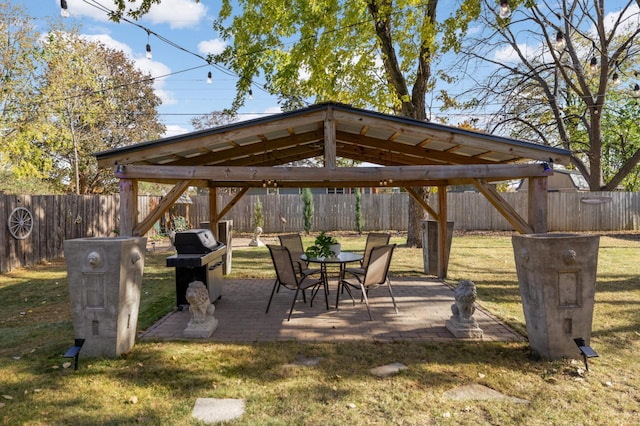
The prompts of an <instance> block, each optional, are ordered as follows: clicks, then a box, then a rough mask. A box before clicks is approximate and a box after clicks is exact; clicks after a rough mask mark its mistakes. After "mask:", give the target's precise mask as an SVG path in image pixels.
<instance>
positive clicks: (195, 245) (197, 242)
mask: <svg viewBox="0 0 640 426" xmlns="http://www.w3.org/2000/svg"><path fill="white" fill-rule="evenodd" d="M173 245H174V246H175V247H176V251H177V252H178V254H204V253H210V252H212V251H213V250H216V249H217V248H218V247H219V246H222V245H224V244H222V243H220V242H218V241H217V240H216V237H215V236H214V235H213V234H212V233H211V231H210V230H209V229H189V230H187V231H182V232H178V233H176V235H175V240H174V244H173Z"/></svg>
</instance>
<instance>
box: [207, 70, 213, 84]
mask: <svg viewBox="0 0 640 426" xmlns="http://www.w3.org/2000/svg"><path fill="white" fill-rule="evenodd" d="M212 81H213V76H212V75H211V71H209V73H208V74H207V84H211V82H212Z"/></svg>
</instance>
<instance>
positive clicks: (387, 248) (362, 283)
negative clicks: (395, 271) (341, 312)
mask: <svg viewBox="0 0 640 426" xmlns="http://www.w3.org/2000/svg"><path fill="white" fill-rule="evenodd" d="M395 247H396V245H395V244H386V245H382V246H376V247H373V248H372V249H371V253H370V254H369V262H368V264H367V267H366V268H365V270H364V274H363V275H354V277H353V278H350V279H342V280H340V286H341V287H342V288H343V289H345V290H347V293H349V296H350V297H351V300H352V301H353V304H354V305H355V303H356V302H355V300H354V299H353V295H352V294H351V288H355V289H359V290H360V291H361V292H362V296H361V300H362V299H364V302H365V304H366V305H367V311H368V313H369V319H370V320H372V321H373V316H372V315H371V308H370V306H369V297H368V295H369V290H371V289H373V288H376V287H379V286H382V285H385V284H386V286H387V288H388V289H389V294H390V295H391V301H392V302H393V308H394V310H395V311H396V314H397V313H398V306H397V305H396V299H395V297H394V296H393V290H392V289H391V281H390V280H389V266H390V265H391V256H392V255H393V250H394V249H395Z"/></svg>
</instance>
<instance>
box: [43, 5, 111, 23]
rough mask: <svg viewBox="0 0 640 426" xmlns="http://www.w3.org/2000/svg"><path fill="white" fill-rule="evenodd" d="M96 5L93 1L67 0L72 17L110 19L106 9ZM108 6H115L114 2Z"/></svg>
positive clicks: (104, 20) (105, 20)
mask: <svg viewBox="0 0 640 426" xmlns="http://www.w3.org/2000/svg"><path fill="white" fill-rule="evenodd" d="M54 2H55V3H57V4H58V5H59V4H60V2H59V1H57V0H54ZM95 6H96V5H95V3H94V4H91V2H85V1H83V0H67V10H68V11H69V15H70V16H71V17H72V18H80V17H83V16H84V17H87V18H92V19H96V20H98V21H103V22H107V21H109V16H108V15H107V14H106V13H105V11H104V10H103V9H102V8H98V7H95ZM108 7H109V8H113V3H110V4H109V6H108Z"/></svg>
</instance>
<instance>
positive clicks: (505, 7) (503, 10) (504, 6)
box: [498, 0, 511, 19]
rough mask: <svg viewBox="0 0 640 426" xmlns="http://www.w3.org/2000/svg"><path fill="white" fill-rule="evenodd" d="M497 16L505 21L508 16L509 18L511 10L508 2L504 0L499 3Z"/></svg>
mask: <svg viewBox="0 0 640 426" xmlns="http://www.w3.org/2000/svg"><path fill="white" fill-rule="evenodd" d="M498 15H499V16H500V17H501V18H502V19H507V18H508V17H509V16H511V8H510V7H509V2H508V1H506V0H501V1H500V10H499V12H498Z"/></svg>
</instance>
